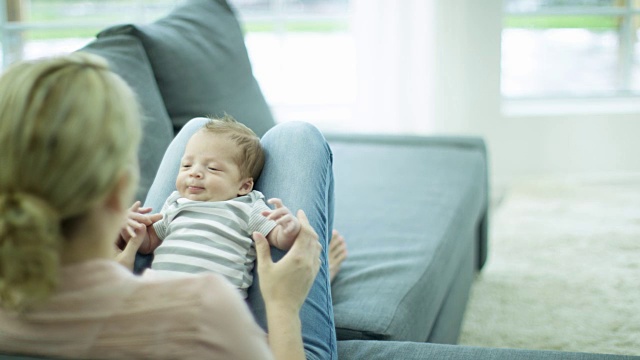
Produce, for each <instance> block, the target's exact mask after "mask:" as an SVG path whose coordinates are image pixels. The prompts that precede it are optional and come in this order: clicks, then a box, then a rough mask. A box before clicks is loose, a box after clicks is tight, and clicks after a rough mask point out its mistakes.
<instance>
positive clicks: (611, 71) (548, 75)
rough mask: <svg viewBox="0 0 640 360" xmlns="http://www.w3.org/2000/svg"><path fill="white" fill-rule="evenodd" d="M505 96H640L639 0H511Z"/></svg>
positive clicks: (505, 37) (506, 25) (506, 20)
mask: <svg viewBox="0 0 640 360" xmlns="http://www.w3.org/2000/svg"><path fill="white" fill-rule="evenodd" d="M503 20H504V22H503V31H502V79H501V89H502V95H503V97H505V98H507V99H525V98H585V97H620V96H637V95H640V44H639V43H638V35H639V30H640V1H639V0H505V1H504V19H503Z"/></svg>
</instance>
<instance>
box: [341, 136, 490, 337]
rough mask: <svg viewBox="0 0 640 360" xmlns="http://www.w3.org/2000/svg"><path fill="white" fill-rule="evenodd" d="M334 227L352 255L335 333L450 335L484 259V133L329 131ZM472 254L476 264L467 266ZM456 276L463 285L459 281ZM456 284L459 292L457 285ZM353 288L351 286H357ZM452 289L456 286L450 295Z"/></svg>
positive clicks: (344, 275) (454, 334) (455, 332)
mask: <svg viewBox="0 0 640 360" xmlns="http://www.w3.org/2000/svg"><path fill="white" fill-rule="evenodd" d="M328 140H329V142H330V145H331V148H332V150H333V154H334V173H335V177H336V179H335V180H336V186H335V196H336V200H335V201H336V204H335V208H336V214H335V224H334V225H335V228H336V229H339V230H340V231H341V232H342V233H344V235H345V237H346V238H347V242H348V247H349V258H348V260H347V261H346V262H345V263H344V265H343V269H342V272H341V273H340V274H339V275H338V277H337V278H336V281H335V282H334V284H333V286H332V293H333V301H334V313H335V319H336V328H337V335H338V339H339V340H352V339H363V340H374V339H375V340H406V341H418V342H421V341H427V340H429V341H432V340H433V339H432V338H433V336H432V331H434V327H435V325H436V324H437V323H439V322H440V323H447V324H450V323H451V321H444V322H443V321H439V320H441V319H439V317H440V316H442V314H444V313H445V312H446V311H445V310H446V309H447V306H448V305H451V304H453V303H456V304H458V305H456V309H455V311H449V312H450V313H455V314H457V315H456V317H457V318H456V319H455V320H454V323H455V326H450V328H451V329H450V330H449V331H448V332H449V333H450V334H445V335H444V336H441V337H440V342H447V343H454V342H455V341H456V340H457V335H458V333H459V325H460V323H461V321H462V313H463V312H464V307H465V306H466V302H467V296H468V289H469V287H470V283H471V281H472V280H473V274H474V272H475V270H476V269H477V268H478V267H479V266H480V264H481V262H482V261H484V259H480V255H479V254H480V249H479V247H480V246H479V245H478V244H479V243H481V242H480V241H479V239H480V238H482V237H483V236H486V234H482V233H481V229H482V226H481V223H482V222H483V221H484V219H485V215H486V214H485V210H486V207H487V182H486V179H487V160H486V151H485V148H484V143H483V142H482V141H480V140H478V139H471V138H469V139H465V138H460V139H457V140H456V139H447V140H446V141H444V140H443V139H438V138H423V137H404V136H377V137H376V136H360V137H359V136H353V135H349V136H342V137H341V136H328ZM467 264H470V265H469V266H467ZM458 279H463V283H465V284H464V286H457V287H458V288H460V289H464V291H458V292H455V291H453V290H455V289H453V288H454V287H455V285H456V284H457V280H458ZM452 291H453V292H452ZM356 294H357V296H354V295H356ZM449 295H452V296H449Z"/></svg>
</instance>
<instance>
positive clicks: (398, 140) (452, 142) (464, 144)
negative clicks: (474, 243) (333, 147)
mask: <svg viewBox="0 0 640 360" xmlns="http://www.w3.org/2000/svg"><path fill="white" fill-rule="evenodd" d="M324 136H325V138H326V139H327V141H328V142H329V143H334V144H351V145H355V144H377V145H402V146H421V147H424V146H426V147H443V148H446V147H450V148H459V149H469V150H476V151H479V152H480V153H482V155H483V156H484V158H485V161H486V162H487V164H488V151H487V146H486V143H485V141H484V139H482V138H481V137H475V136H424V135H422V136H421V135H394V134H345V133H331V132H326V133H325V134H324ZM482 181H484V188H485V194H486V197H485V206H484V207H485V209H486V211H485V214H484V218H483V219H482V221H481V222H480V225H479V229H478V231H479V237H478V238H479V243H478V259H477V264H476V265H477V268H478V270H481V269H482V267H483V266H484V264H485V263H486V261H487V254H488V246H489V245H488V242H489V241H488V239H489V226H488V224H489V222H488V211H489V198H490V192H489V190H490V185H489V171H488V166H487V171H486V176H485V177H484V179H482Z"/></svg>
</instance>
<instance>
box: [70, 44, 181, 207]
mask: <svg viewBox="0 0 640 360" xmlns="http://www.w3.org/2000/svg"><path fill="white" fill-rule="evenodd" d="M80 51H85V52H89V53H93V54H96V55H100V56H102V57H103V58H105V59H106V60H107V61H108V62H109V65H110V68H111V70H112V71H113V72H115V73H116V74H118V75H120V76H121V77H122V78H123V79H124V80H125V81H126V82H127V83H128V84H129V86H131V88H132V89H133V91H134V92H135V93H136V95H137V98H138V102H139V103H140V107H141V110H142V126H143V134H144V136H143V138H142V144H141V146H140V150H139V152H138V160H139V163H140V185H139V187H138V190H137V192H136V199H137V200H140V201H144V199H145V197H146V195H147V192H148V190H149V187H150V186H151V183H152V182H153V179H154V177H155V175H156V171H157V170H158V166H159V165H160V161H161V160H162V156H163V155H164V151H165V149H166V148H167V146H168V145H169V143H170V142H171V139H173V129H172V126H171V120H170V119H169V115H168V114H167V111H166V110H165V106H164V102H163V101H162V97H161V96H160V91H159V90H158V87H157V86H156V81H155V78H154V76H153V72H152V70H151V65H150V64H149V60H148V59H147V55H146V53H145V51H144V48H143V47H142V44H141V43H140V41H139V40H138V39H137V38H136V37H134V36H131V35H126V34H113V35H107V34H101V35H100V36H99V37H98V38H97V39H95V40H94V41H92V42H91V43H89V44H88V45H87V46H85V47H84V48H82V49H80Z"/></svg>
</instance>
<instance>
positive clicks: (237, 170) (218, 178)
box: [140, 116, 300, 298]
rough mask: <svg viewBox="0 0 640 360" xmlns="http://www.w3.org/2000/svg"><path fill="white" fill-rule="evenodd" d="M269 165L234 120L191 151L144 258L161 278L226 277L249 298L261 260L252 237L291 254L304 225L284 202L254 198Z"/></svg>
mask: <svg viewBox="0 0 640 360" xmlns="http://www.w3.org/2000/svg"><path fill="white" fill-rule="evenodd" d="M263 165H264V152H263V150H262V147H261V145H260V139H259V138H258V137H257V136H256V135H255V133H254V132H253V131H252V130H251V129H249V128H248V127H246V126H245V125H243V124H241V123H239V122H237V121H236V120H234V119H233V118H232V117H230V116H225V117H223V118H221V119H211V120H209V122H208V123H207V124H206V125H205V126H204V127H203V128H202V129H200V130H199V131H198V132H196V133H195V134H194V135H193V136H192V137H191V138H190V139H189V142H188V143H187V145H186V148H185V152H184V155H183V157H182V161H181V164H180V171H179V173H178V176H177V179H176V189H177V191H174V192H173V193H172V194H171V195H170V196H169V198H168V199H167V201H166V202H165V204H164V206H163V208H162V211H161V213H162V215H163V218H162V220H160V221H158V222H156V223H154V224H153V226H150V227H149V228H148V231H147V232H146V235H145V239H144V241H143V245H142V246H141V248H140V252H141V253H151V252H154V260H153V263H152V265H151V268H152V269H154V270H158V271H166V272H181V273H185V272H186V273H198V272H204V271H213V272H216V273H219V274H221V275H223V276H225V277H226V278H227V279H228V280H229V281H230V282H231V283H232V284H233V285H235V286H236V287H237V288H238V289H239V290H240V292H241V294H242V295H243V296H244V297H245V298H246V296H247V288H249V286H251V284H252V281H253V277H252V274H251V270H252V269H253V266H254V262H255V259H256V252H255V248H254V244H253V240H252V235H253V234H254V233H255V232H259V233H261V234H263V235H266V238H267V240H268V241H269V244H270V245H271V246H275V247H277V248H279V249H282V250H289V248H291V245H292V244H293V241H294V240H295V238H296V236H297V235H298V232H299V231H300V223H299V221H298V219H297V218H296V217H295V216H293V214H292V213H291V212H290V211H289V209H287V208H286V207H285V206H284V205H283V204H282V202H281V201H280V200H279V199H270V200H269V201H268V202H269V204H272V205H274V206H275V209H274V210H272V209H271V208H269V207H268V206H267V205H266V204H265V201H264V196H263V195H262V194H261V193H260V192H259V191H256V190H253V186H254V183H255V181H256V180H257V179H258V176H259V175H260V172H261V171H262V167H263Z"/></svg>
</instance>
